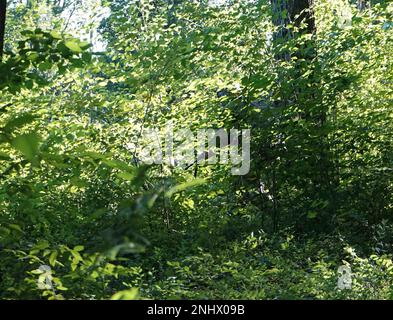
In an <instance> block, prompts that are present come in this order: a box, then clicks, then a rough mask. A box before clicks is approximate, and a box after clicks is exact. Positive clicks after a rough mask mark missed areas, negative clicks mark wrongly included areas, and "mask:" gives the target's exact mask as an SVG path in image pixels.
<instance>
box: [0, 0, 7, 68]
mask: <svg viewBox="0 0 393 320" xmlns="http://www.w3.org/2000/svg"><path fill="white" fill-rule="evenodd" d="M6 11H7V0H0V62H1V60H2V57H3V51H4V34H5V18H6Z"/></svg>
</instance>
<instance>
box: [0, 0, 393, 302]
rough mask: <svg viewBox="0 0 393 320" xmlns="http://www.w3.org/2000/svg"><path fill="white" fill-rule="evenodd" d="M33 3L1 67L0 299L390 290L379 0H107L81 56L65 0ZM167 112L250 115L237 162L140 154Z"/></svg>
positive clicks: (387, 54)
mask: <svg viewBox="0 0 393 320" xmlns="http://www.w3.org/2000/svg"><path fill="white" fill-rule="evenodd" d="M30 3H31V6H30V7H29V6H27V5H25V4H24V2H21V1H19V2H18V1H12V5H10V6H9V11H10V13H9V15H8V16H9V21H7V36H8V37H7V45H6V50H5V55H4V57H3V60H2V62H1V63H0V147H1V149H0V261H1V262H0V298H1V299H36V298H42V299H114V300H119V299H141V298H142V299H144V298H147V299H157V298H161V299H170V298H172V299H391V298H393V296H392V293H393V291H392V288H393V283H392V279H393V278H392V276H393V274H392V272H393V266H392V249H393V238H392V229H393V220H392V208H393V199H392V195H393V192H392V191H393V190H392V189H393V181H392V178H393V175H392V163H393V152H392V150H393V148H392V147H393V145H392V141H393V136H392V133H393V130H392V129H393V128H392V115H393V113H392V93H393V92H392V86H391V83H392V76H393V72H392V59H391V52H392V50H393V48H392V43H393V42H392V36H393V33H392V30H393V28H392V25H393V24H392V12H393V8H392V5H391V4H389V3H387V2H384V1H380V3H379V4H376V5H374V6H372V7H371V8H366V9H365V10H362V11H359V10H358V9H357V8H356V7H355V6H353V5H352V6H351V5H350V4H349V3H347V2H346V1H341V0H335V1H326V0H319V1H315V6H314V8H313V11H314V15H315V16H314V17H315V21H316V30H315V32H314V33H313V34H310V33H306V32H304V31H303V30H305V28H303V27H302V25H301V23H300V24H299V23H293V24H291V23H290V24H287V25H285V26H277V25H274V24H273V23H272V14H273V12H272V10H271V6H270V2H268V1H228V3H226V4H224V5H218V4H216V5H212V4H211V3H210V4H209V2H208V1H173V3H172V4H169V5H168V3H167V2H165V1H153V0H145V1H123V0H116V1H104V2H103V3H102V4H101V6H106V5H107V6H108V8H109V9H110V11H109V13H108V15H107V16H106V17H105V18H104V19H102V22H101V25H100V28H99V30H100V32H101V35H102V37H103V38H104V39H105V41H106V44H105V45H104V49H103V52H100V53H97V52H94V50H93V48H92V45H90V44H89V43H88V42H86V41H84V40H79V39H77V38H76V36H75V35H77V34H78V33H77V31H79V30H70V27H69V26H70V24H69V23H68V22H69V21H68V20H67V19H64V15H66V14H67V13H70V12H69V11H71V12H73V11H72V10H73V9H72V8H73V5H75V4H74V2H71V1H64V6H62V7H61V6H59V5H58V2H57V1H47V2H46V6H45V5H42V4H40V2H38V1H31V2H30ZM96 5H97V6H98V2H97V3H96ZM44 9H45V10H46V11H45V10H44ZM76 9H77V8H76ZM76 9H75V10H76ZM43 11H45V14H44V16H45V17H46V19H43V18H42V17H43ZM281 13H283V12H281ZM287 13H288V12H284V13H283V16H286V15H287ZM333 13H334V14H333ZM336 13H339V14H336ZM71 16H72V15H71ZM284 18H285V17H284ZM79 19H81V18H80V17H79ZM22 22H23V23H22ZM77 22H79V24H77V26H78V28H82V29H84V31H85V32H86V33H87V34H93V33H94V32H95V31H96V30H93V29H94V27H92V24H90V23H87V22H86V21H77ZM81 22H82V23H81ZM85 22H86V23H85ZM283 27H285V30H286V34H287V36H286V37H283V38H277V36H276V35H277V34H278V31H279V30H280V28H281V30H282V28H283ZM67 28H68V29H67ZM89 28H91V29H89ZM64 30H67V32H65V31H64ZM71 34H72V35H73V36H71ZM93 45H94V43H93ZM95 45H97V43H95ZM168 120H171V121H172V124H173V126H174V127H175V128H190V129H192V130H195V129H199V128H228V129H230V128H238V129H244V128H250V129H251V132H252V154H251V159H252V163H251V171H250V173H249V174H248V175H245V176H232V175H231V174H230V168H229V170H228V166H226V165H222V164H217V165H203V164H200V165H193V166H191V167H190V168H188V169H185V168H183V167H180V166H175V167H173V166H169V165H167V164H162V165H149V166H147V165H143V164H142V163H141V162H140V160H139V159H138V156H137V154H138V151H139V150H140V148H141V146H142V144H143V141H142V137H141V130H142V128H143V127H155V128H158V129H159V130H161V131H163V130H164V129H165V127H166V125H167V121H168ZM161 131H160V134H161ZM175 144H176V145H179V144H181V141H177V140H176V141H175ZM343 265H344V266H347V267H350V268H351V270H352V288H351V289H340V288H338V287H337V281H338V277H339V275H338V273H337V272H338V268H339V267H340V266H343Z"/></svg>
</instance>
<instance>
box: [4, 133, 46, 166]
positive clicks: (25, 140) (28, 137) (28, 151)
mask: <svg viewBox="0 0 393 320" xmlns="http://www.w3.org/2000/svg"><path fill="white" fill-rule="evenodd" d="M40 140H41V139H40V137H39V136H38V134H36V133H28V134H23V135H20V136H17V137H16V138H15V139H13V140H12V141H11V145H12V146H13V147H14V149H16V150H18V151H20V152H21V153H22V154H23V155H24V157H25V158H26V159H27V160H29V161H33V160H34V158H35V156H36V155H37V153H38V147H39V144H40Z"/></svg>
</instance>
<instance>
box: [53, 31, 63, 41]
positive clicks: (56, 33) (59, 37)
mask: <svg viewBox="0 0 393 320" xmlns="http://www.w3.org/2000/svg"><path fill="white" fill-rule="evenodd" d="M50 35H51V37H52V38H53V39H57V40H61V39H62V36H61V34H60V33H59V32H58V31H51V33H50Z"/></svg>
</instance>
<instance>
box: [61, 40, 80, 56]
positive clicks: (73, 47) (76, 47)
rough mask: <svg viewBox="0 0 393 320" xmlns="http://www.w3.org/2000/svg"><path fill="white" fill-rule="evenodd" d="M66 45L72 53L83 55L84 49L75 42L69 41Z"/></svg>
mask: <svg viewBox="0 0 393 320" xmlns="http://www.w3.org/2000/svg"><path fill="white" fill-rule="evenodd" d="M64 44H65V46H66V47H67V48H68V49H70V50H71V51H72V52H76V53H81V52H82V48H81V47H80V46H79V44H78V43H76V42H75V41H72V40H69V41H66V42H65V43H64Z"/></svg>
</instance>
